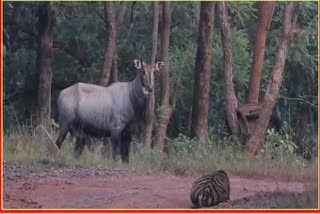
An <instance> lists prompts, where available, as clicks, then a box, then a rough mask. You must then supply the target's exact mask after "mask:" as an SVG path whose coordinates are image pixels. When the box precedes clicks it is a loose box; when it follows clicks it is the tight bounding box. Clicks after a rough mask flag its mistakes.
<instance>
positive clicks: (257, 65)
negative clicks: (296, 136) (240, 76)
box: [247, 1, 275, 103]
mask: <svg viewBox="0 0 320 214" xmlns="http://www.w3.org/2000/svg"><path fill="white" fill-rule="evenodd" d="M274 5H275V2H273V1H261V2H258V23H257V30H256V32H257V34H256V41H255V45H254V55H253V60H252V68H251V76H250V83H249V90H248V97H247V103H259V91H260V81H261V73H262V68H263V61H264V53H265V49H266V41H267V34H268V31H269V28H270V25H271V21H272V17H273V11H274Z"/></svg>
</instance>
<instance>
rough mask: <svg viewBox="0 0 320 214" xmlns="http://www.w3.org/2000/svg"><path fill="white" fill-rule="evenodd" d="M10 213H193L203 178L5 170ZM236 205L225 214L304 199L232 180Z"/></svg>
mask: <svg viewBox="0 0 320 214" xmlns="http://www.w3.org/2000/svg"><path fill="white" fill-rule="evenodd" d="M3 169H4V174H3V179H4V180H3V181H4V191H3V200H4V203H3V205H4V208H190V207H191V205H192V204H191V202H190V199H189V194H190V188H191V184H192V182H193V181H194V180H195V179H196V178H197V176H176V175H169V174H161V175H148V174H138V173H135V172H131V171H124V170H106V169H103V168H102V167H100V168H99V167H96V168H76V167H73V168H70V167H69V168H66V167H62V168H57V167H50V168H49V167H48V168H44V169H41V170H30V169H26V168H24V167H22V166H18V165H14V164H9V163H5V164H4V168H3ZM230 180H231V200H230V201H228V202H226V203H222V204H220V205H218V206H217V207H220V208H221V207H223V208H280V207H281V206H280V205H279V204H278V199H279V198H286V197H288V196H290V195H292V194H301V193H302V192H303V191H304V189H305V185H304V183H302V182H299V181H277V180H275V179H274V178H261V177H252V178H245V177H239V176H232V175H231V176H230Z"/></svg>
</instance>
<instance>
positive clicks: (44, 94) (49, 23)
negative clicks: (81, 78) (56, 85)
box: [37, 2, 54, 126]
mask: <svg viewBox="0 0 320 214" xmlns="http://www.w3.org/2000/svg"><path fill="white" fill-rule="evenodd" d="M38 18H39V21H38V30H39V35H38V36H39V42H38V57H37V66H38V72H39V86H38V112H37V113H38V123H39V124H42V125H44V126H48V125H49V123H50V118H51V117H50V113H51V81H52V67H51V63H52V52H53V49H52V46H53V24H54V23H53V22H54V15H53V12H52V11H51V10H50V3H49V2H44V3H41V4H40V6H39V10H38Z"/></svg>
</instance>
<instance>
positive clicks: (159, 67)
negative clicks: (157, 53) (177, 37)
mask: <svg viewBox="0 0 320 214" xmlns="http://www.w3.org/2000/svg"><path fill="white" fill-rule="evenodd" d="M163 66H164V63H163V62H157V63H156V71H159V70H161V69H163Z"/></svg>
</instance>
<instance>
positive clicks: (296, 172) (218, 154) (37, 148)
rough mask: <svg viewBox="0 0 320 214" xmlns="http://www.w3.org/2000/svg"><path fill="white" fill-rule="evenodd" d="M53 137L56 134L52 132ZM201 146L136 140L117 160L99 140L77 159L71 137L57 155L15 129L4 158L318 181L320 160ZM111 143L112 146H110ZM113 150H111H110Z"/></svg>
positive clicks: (38, 163) (36, 138) (6, 143)
mask: <svg viewBox="0 0 320 214" xmlns="http://www.w3.org/2000/svg"><path fill="white" fill-rule="evenodd" d="M50 134H51V135H52V136H53V139H56V137H57V134H56V133H55V132H53V131H51V132H50ZM215 145H216V144H211V145H210V146H207V145H201V146H198V147H197V149H192V150H191V152H190V151H187V150H186V151H185V150H182V151H179V152H172V153H170V154H164V153H159V152H157V151H155V150H151V149H146V148H139V147H140V144H139V143H137V142H133V144H132V146H131V155H130V163H129V164H122V163H121V161H119V162H114V161H113V160H112V159H111V154H110V152H109V154H107V155H103V154H102V152H101V150H102V143H97V146H96V149H95V151H94V152H89V151H88V149H85V151H84V153H83V154H82V156H81V157H80V158H79V159H77V158H75V157H74V155H73V148H74V139H72V138H71V137H70V136H69V137H68V138H67V139H66V140H65V142H64V144H63V145H62V149H61V152H62V155H61V156H60V157H59V158H55V157H54V156H52V155H50V153H49V152H48V149H47V147H46V144H44V143H42V142H41V140H40V138H39V136H38V135H37V134H36V133H35V132H28V131H25V130H24V129H23V128H22V129H20V131H16V132H12V133H10V134H7V135H5V136H4V143H3V148H4V149H3V153H4V160H6V161H10V162H15V163H19V164H23V165H25V166H32V167H40V166H46V165H48V164H49V165H58V166H83V167H86V166H98V165H103V166H104V167H105V168H109V169H112V168H124V169H130V170H135V171H137V172H141V173H154V174H157V173H175V174H180V175H185V174H205V173H207V172H211V171H214V170H217V169H224V170H226V171H227V172H229V173H231V174H234V175H242V176H276V177H277V178H279V177H281V178H282V179H286V180H288V179H295V180H305V179H311V180H317V174H316V173H317V170H318V163H317V161H316V160H314V161H305V160H303V159H301V158H299V157H297V156H295V155H288V154H286V155H283V156H281V158H274V159H270V158H264V157H259V158H257V159H255V160H252V159H249V158H247V157H246V156H245V155H244V154H243V152H242V151H241V150H240V149H239V148H238V147H236V146H231V145H230V146H222V147H221V146H215ZM109 146H110V145H109ZM109 151H110V150H109Z"/></svg>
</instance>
